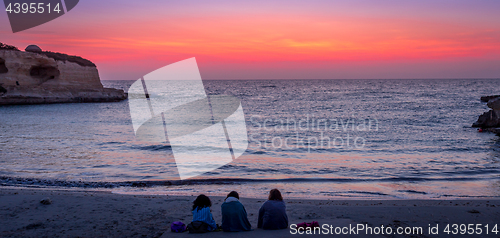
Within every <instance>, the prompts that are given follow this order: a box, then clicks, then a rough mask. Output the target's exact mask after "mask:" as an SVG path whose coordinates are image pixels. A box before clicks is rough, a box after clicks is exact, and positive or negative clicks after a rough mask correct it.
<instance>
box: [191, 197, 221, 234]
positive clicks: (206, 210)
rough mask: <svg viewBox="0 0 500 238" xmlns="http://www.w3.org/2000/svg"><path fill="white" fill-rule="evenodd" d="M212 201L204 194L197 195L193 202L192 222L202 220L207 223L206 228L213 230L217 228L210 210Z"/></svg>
mask: <svg viewBox="0 0 500 238" xmlns="http://www.w3.org/2000/svg"><path fill="white" fill-rule="evenodd" d="M211 206H212V202H211V201H210V198H208V197H207V196H205V195H204V194H201V195H199V196H198V197H197V198H196V200H194V202H193V211H192V212H193V222H194V221H202V222H205V223H207V224H208V230H209V231H214V230H215V229H217V224H216V223H215V220H214V217H213V216H212V213H211V212H210V207H211Z"/></svg>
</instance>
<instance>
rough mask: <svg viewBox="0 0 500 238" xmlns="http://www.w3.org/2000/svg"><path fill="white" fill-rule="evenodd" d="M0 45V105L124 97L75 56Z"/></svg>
mask: <svg viewBox="0 0 500 238" xmlns="http://www.w3.org/2000/svg"><path fill="white" fill-rule="evenodd" d="M5 46H6V45H3V44H1V45H0V105H10V104H42V103H73V102H112V101H121V100H124V99H126V97H127V96H126V94H125V92H124V91H123V90H118V89H112V88H104V87H103V86H102V84H101V80H100V79H99V73H98V71H97V67H96V66H95V64H93V63H92V62H90V61H88V60H86V59H83V58H81V57H78V56H70V55H66V54H61V53H54V52H47V51H42V50H41V49H40V48H39V47H38V46H33V45H30V46H29V47H27V49H26V51H19V50H18V49H17V48H15V47H12V46H9V47H5Z"/></svg>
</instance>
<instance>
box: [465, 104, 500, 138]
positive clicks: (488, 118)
mask: <svg viewBox="0 0 500 238" xmlns="http://www.w3.org/2000/svg"><path fill="white" fill-rule="evenodd" d="M483 99H484V100H483ZM486 99H488V101H487V102H488V103H487V105H488V107H489V108H491V110H489V111H488V112H485V113H483V114H482V115H481V116H479V118H478V119H477V121H476V122H475V123H474V124H472V127H480V128H483V129H488V130H489V131H494V132H496V131H497V129H496V128H499V127H500V97H498V96H486V97H481V100H482V101H485V100H486Z"/></svg>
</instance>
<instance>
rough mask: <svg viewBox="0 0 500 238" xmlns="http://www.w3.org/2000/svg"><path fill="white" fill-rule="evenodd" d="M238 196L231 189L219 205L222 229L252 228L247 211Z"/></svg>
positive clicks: (240, 229)
mask: <svg viewBox="0 0 500 238" xmlns="http://www.w3.org/2000/svg"><path fill="white" fill-rule="evenodd" d="M239 198H240V196H239V195H238V193H237V192H236V191H232V192H230V193H229V194H228V195H227V197H226V199H225V200H224V203H222V205H221V210H222V230H223V231H249V230H251V229H252V225H250V222H249V221H248V217H247V211H246V210H245V207H244V206H243V204H241V202H240V201H239Z"/></svg>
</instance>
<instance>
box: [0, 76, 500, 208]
mask: <svg viewBox="0 0 500 238" xmlns="http://www.w3.org/2000/svg"><path fill="white" fill-rule="evenodd" d="M102 82H103V85H104V86H105V87H113V88H120V89H124V90H126V91H127V90H128V88H129V87H130V85H131V84H132V83H133V81H102ZM203 83H204V86H205V90H206V92H207V94H210V95H232V96H235V97H237V98H239V99H240V100H241V105H242V108H243V111H244V115H245V121H246V129H247V134H248V142H249V146H248V149H247V150H246V151H245V152H244V153H243V155H241V156H240V157H239V158H237V159H236V160H234V161H233V162H231V163H229V164H226V165H224V166H222V167H220V168H218V169H216V170H213V171H210V172H207V173H204V174H202V175H200V176H197V177H193V178H190V179H188V180H180V179H179V173H178V171H177V168H176V163H175V160H174V159H173V156H172V149H171V147H170V146H169V145H168V144H167V143H161V142H144V141H139V140H137V139H136V138H135V134H134V129H133V125H132V121H131V116H130V111H129V105H128V100H126V101H122V102H116V103H86V104H50V105H19V106H3V107H0V115H1V117H0V184H1V185H2V186H13V187H40V188H50V189H54V188H56V189H91V190H105V191H112V192H114V193H123V194H169V195H196V194H199V193H205V194H208V195H221V196H224V195H225V194H227V193H228V192H229V191H232V190H236V191H238V192H240V195H241V196H244V197H256V198H265V197H266V196H267V193H268V191H269V189H271V188H278V189H280V190H282V192H283V194H284V196H285V197H293V198H312V199H314V198H318V199H460V198H498V197H500V152H499V151H500V140H499V138H498V137H497V136H496V135H494V134H491V133H479V132H478V131H477V130H476V129H475V128H472V127H471V125H472V123H473V122H475V121H476V120H477V118H478V116H479V115H481V114H482V113H484V112H486V111H487V110H489V109H488V108H487V106H486V104H485V103H482V102H480V97H481V96H485V95H494V94H499V92H498V88H500V80H494V79H426V80H417V79H415V80H408V79H399V80H395V79H394V80H389V79H387V80H382V79H381V80H204V81H203Z"/></svg>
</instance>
